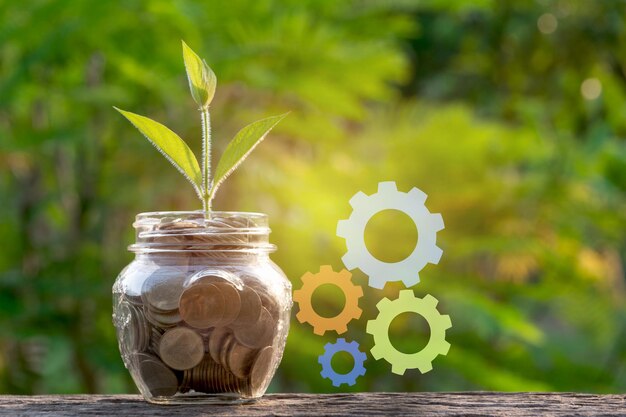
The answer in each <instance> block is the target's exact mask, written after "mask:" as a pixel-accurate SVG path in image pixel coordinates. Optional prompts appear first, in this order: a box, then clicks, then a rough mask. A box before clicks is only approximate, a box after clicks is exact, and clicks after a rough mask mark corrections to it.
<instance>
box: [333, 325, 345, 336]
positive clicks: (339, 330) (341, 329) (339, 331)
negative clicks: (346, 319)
mask: <svg viewBox="0 0 626 417" xmlns="http://www.w3.org/2000/svg"><path fill="white" fill-rule="evenodd" d="M335 331H336V332H337V334H344V333H345V332H347V331H348V326H347V325H345V324H340V325H338V326H337V327H335Z"/></svg>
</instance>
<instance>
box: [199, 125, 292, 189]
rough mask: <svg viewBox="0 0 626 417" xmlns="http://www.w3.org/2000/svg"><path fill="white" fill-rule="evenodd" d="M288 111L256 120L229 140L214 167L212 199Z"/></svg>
mask: <svg viewBox="0 0 626 417" xmlns="http://www.w3.org/2000/svg"><path fill="white" fill-rule="evenodd" d="M287 114H288V113H285V114H281V115H280V116H273V117H268V118H267V119H262V120H258V121H256V122H254V123H251V124H249V125H248V126H246V127H244V128H243V129H241V130H240V131H239V132H238V133H237V134H236V135H235V137H234V138H233V140H231V141H230V143H229V144H228V146H227V147H226V150H224V153H223V154H222V157H221V158H220V161H219V162H218V164H217V168H216V169H215V177H214V179H213V186H212V188H211V195H210V198H211V199H212V198H213V196H214V195H215V192H216V191H217V188H218V187H219V186H220V185H221V184H222V182H224V180H225V179H226V178H227V177H228V176H229V175H230V174H231V173H232V172H233V171H234V170H235V169H237V167H238V166H239V164H241V163H242V162H243V160H244V159H246V157H247V156H248V155H249V154H250V152H252V150H253V149H254V148H255V147H256V146H257V145H258V144H259V143H260V142H261V141H262V140H263V139H265V136H267V134H268V133H269V132H270V130H272V129H273V128H274V126H276V125H277V124H278V123H279V122H280V121H281V120H282V119H284V118H285V116H287Z"/></svg>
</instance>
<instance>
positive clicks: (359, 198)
mask: <svg viewBox="0 0 626 417" xmlns="http://www.w3.org/2000/svg"><path fill="white" fill-rule="evenodd" d="M367 199H368V196H367V194H365V193H364V192H363V191H359V192H358V193H356V194H355V195H353V196H352V198H351V199H350V205H351V206H352V208H353V209H356V208H358V207H359V206H362V205H364V204H367Z"/></svg>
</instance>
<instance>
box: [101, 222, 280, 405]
mask: <svg viewBox="0 0 626 417" xmlns="http://www.w3.org/2000/svg"><path fill="white" fill-rule="evenodd" d="M133 226H134V227H135V229H136V242H135V243H134V244H133V245H130V246H129V250H130V251H132V252H134V253H135V256H136V257H135V260H133V261H132V262H131V263H130V264H129V265H128V266H127V267H126V268H125V269H124V270H123V271H122V272H121V273H120V275H119V277H118V278H117V280H116V282H115V284H114V286H113V323H114V324H115V327H116V330H117V338H118V342H119V348H120V353H121V355H122V359H123V361H124V365H125V366H126V368H128V370H129V371H130V374H131V375H132V378H133V380H134V381H135V383H136V385H137V387H138V388H139V391H140V392H141V393H142V395H143V396H144V398H145V399H146V400H147V401H149V402H152V403H159V404H176V403H187V402H196V403H197V402H208V403H211V402H237V401H247V400H251V399H254V398H258V397H260V396H262V395H263V394H264V393H265V390H266V389H267V387H268V385H269V383H270V381H271V379H272V377H273V375H274V373H275V372H276V368H277V367H278V364H279V363H280V360H281V358H282V355H283V350H284V347H285V342H286V339H287V333H288V331H289V318H290V313H291V305H292V300H291V283H290V282H289V280H288V279H287V278H286V277H285V275H284V273H283V272H282V271H281V269H280V268H279V267H278V266H277V265H276V264H274V262H272V261H271V260H270V258H269V254H270V253H271V252H273V251H274V250H275V249H276V247H275V246H274V245H272V244H270V243H269V239H268V236H269V233H270V229H269V227H268V221H267V216H266V215H264V214H259V213H240V212H211V213H210V217H209V218H206V217H205V215H204V212H201V211H192V212H156V213H142V214H139V215H137V218H136V221H135V223H134V224H133Z"/></svg>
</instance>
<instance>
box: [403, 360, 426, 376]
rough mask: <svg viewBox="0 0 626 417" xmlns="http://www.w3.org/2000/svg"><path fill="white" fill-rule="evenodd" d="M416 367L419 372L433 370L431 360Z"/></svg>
mask: <svg viewBox="0 0 626 417" xmlns="http://www.w3.org/2000/svg"><path fill="white" fill-rule="evenodd" d="M417 369H419V370H420V372H421V373H423V374H425V373H426V372H430V371H432V370H433V364H432V363H431V362H424V363H423V364H421V365H419V366H418V367H417ZM403 373H404V372H403Z"/></svg>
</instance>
